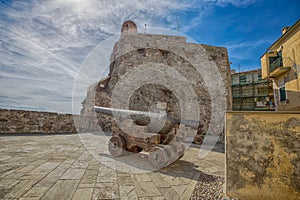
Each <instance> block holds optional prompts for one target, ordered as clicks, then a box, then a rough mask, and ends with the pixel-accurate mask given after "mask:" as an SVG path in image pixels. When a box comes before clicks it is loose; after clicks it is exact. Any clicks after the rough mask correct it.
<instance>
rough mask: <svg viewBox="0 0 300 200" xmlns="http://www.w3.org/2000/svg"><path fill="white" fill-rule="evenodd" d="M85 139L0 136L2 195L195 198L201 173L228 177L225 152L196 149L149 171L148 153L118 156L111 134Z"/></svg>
mask: <svg viewBox="0 0 300 200" xmlns="http://www.w3.org/2000/svg"><path fill="white" fill-rule="evenodd" d="M83 137H84V138H86V139H87V140H85V142H82V140H81V139H83V138H82V137H81V136H80V137H79V135H78V134H74V135H28V136H20V135H19V136H18V135H5V136H0V199H31V200H34V199H43V200H46V199H57V200H59V199H64V200H65V199H66V200H67V199H70V200H71V199H74V200H77V199H83V200H85V199H86V200H90V199H145V200H146V199H155V200H156V199H158V200H159V199H190V197H191V194H192V192H193V190H194V188H195V186H196V184H197V182H198V178H199V174H200V173H206V174H211V175H218V176H221V177H224V171H225V167H224V166H225V156H224V153H221V152H217V151H211V152H210V153H209V154H208V156H207V157H205V158H203V159H200V158H199V156H198V155H199V149H197V147H192V148H190V149H189V150H188V151H187V152H186V154H185V155H184V156H183V158H181V159H180V160H179V161H177V162H175V163H173V164H172V165H170V166H168V167H166V168H163V169H161V170H158V171H147V169H148V168H149V166H148V165H147V164H145V163H147V154H143V153H142V154H136V155H129V156H128V157H124V158H120V159H118V160H113V159H112V158H111V156H110V155H109V154H108V152H107V146H106V145H107V141H108V138H104V137H100V136H97V138H96V140H95V139H94V138H93V137H94V135H93V134H92V133H86V134H85V135H84V136H83ZM80 138H81V139H80ZM87 141H88V142H91V144H92V145H91V146H92V150H91V149H89V148H86V146H85V145H88V144H89V143H88V142H87ZM95 141H96V142H99V143H98V144H101V145H99V146H97V143H96V145H95V144H94V143H93V142H95ZM84 144H85V145H84ZM102 144H103V145H102ZM88 149H89V150H88ZM99 155H101V156H99ZM143 163H144V164H143ZM128 165H133V166H134V167H133V169H137V171H139V170H140V171H139V173H136V172H134V171H128V168H126V166H128ZM143 167H144V169H143V170H144V171H143V170H141V168H143ZM149 169H150V168H149ZM126 170H127V171H126Z"/></svg>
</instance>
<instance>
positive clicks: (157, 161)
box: [149, 147, 169, 169]
mask: <svg viewBox="0 0 300 200" xmlns="http://www.w3.org/2000/svg"><path fill="white" fill-rule="evenodd" d="M168 159H169V157H168V154H167V152H166V151H165V149H163V148H162V147H154V148H153V149H151V151H150V153H149V162H150V164H151V165H152V166H153V167H154V168H155V169H160V168H163V167H165V166H166V165H167V164H168Z"/></svg>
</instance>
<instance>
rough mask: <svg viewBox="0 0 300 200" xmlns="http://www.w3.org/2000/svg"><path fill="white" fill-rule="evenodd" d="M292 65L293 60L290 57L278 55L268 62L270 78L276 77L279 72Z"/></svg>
mask: <svg viewBox="0 0 300 200" xmlns="http://www.w3.org/2000/svg"><path fill="white" fill-rule="evenodd" d="M291 66H293V60H292V59H290V58H281V57H278V58H277V59H276V60H274V61H273V62H271V63H270V68H269V69H270V75H269V77H270V78H276V77H278V76H280V75H281V74H284V73H286V72H288V71H289V70H290V69H291Z"/></svg>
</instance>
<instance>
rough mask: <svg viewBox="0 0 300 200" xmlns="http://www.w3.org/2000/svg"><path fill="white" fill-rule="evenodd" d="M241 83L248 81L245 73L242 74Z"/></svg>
mask: <svg viewBox="0 0 300 200" xmlns="http://www.w3.org/2000/svg"><path fill="white" fill-rule="evenodd" d="M240 83H247V77H246V76H245V75H243V76H240Z"/></svg>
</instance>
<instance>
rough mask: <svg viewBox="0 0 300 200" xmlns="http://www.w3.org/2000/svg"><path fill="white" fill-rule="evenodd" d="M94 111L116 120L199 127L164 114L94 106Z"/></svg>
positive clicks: (188, 121)
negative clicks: (146, 119)
mask: <svg viewBox="0 0 300 200" xmlns="http://www.w3.org/2000/svg"><path fill="white" fill-rule="evenodd" d="M94 110H95V111H96V112H99V113H102V114H104V115H108V116H112V117H117V118H127V119H131V118H134V119H137V120H139V119H141V120H142V119H145V118H152V119H155V120H163V119H167V121H168V122H171V123H172V124H178V123H182V124H185V125H187V126H190V127H193V128H198V125H199V121H196V120H185V119H177V118H174V117H172V116H170V115H168V114H167V113H166V112H159V113H153V112H145V111H137V110H125V109H115V108H107V107H100V106H94Z"/></svg>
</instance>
